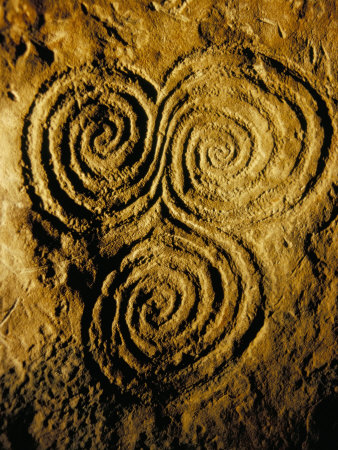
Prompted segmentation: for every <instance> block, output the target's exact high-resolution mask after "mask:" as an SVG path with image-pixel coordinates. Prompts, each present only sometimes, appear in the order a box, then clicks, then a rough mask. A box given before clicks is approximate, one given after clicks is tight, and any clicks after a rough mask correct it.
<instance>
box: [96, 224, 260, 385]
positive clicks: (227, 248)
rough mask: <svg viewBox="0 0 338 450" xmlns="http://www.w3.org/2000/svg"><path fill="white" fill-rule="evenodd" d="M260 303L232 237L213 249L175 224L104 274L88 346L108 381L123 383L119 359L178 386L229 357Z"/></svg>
mask: <svg viewBox="0 0 338 450" xmlns="http://www.w3.org/2000/svg"><path fill="white" fill-rule="evenodd" d="M261 302H262V292H261V280H260V274H259V273H258V272H257V270H256V268H255V267H254V266H253V264H252V263H251V262H250V257H249V254H248V253H247V252H246V251H245V250H244V249H243V248H242V247H241V246H240V245H238V244H237V243H236V242H235V241H233V240H230V239H227V240H225V241H224V242H223V243H222V247H219V246H218V245H217V244H215V243H213V242H211V241H210V240H209V241H208V242H207V243H205V242H204V241H203V240H202V239H201V238H199V237H198V236H196V235H193V234H191V233H186V232H185V231H183V230H180V229H177V228H176V227H175V231H174V232H173V231H172V230H170V231H169V232H165V233H164V232H163V231H161V232H159V233H158V234H157V233H156V234H153V235H152V236H150V237H147V238H145V239H144V240H142V241H140V242H138V243H136V244H135V246H134V247H132V248H131V249H130V251H129V253H128V255H127V256H125V257H123V258H122V260H121V262H120V264H119V267H118V269H117V270H115V271H113V272H112V273H111V274H110V275H109V276H108V277H107V280H106V282H105V283H104V286H103V289H102V294H101V296H100V297H99V299H98V300H97V302H96V303H95V306H94V310H93V321H92V324H91V329H90V342H91V351H92V354H93V355H94V359H95V360H96V361H97V363H98V364H99V366H100V367H101V370H102V372H103V373H104V374H105V375H106V377H107V378H108V379H109V380H110V381H111V382H112V383H115V384H118V385H122V386H123V385H124V383H123V381H122V380H121V379H120V376H121V375H120V371H119V368H120V367H121V364H122V363H121V361H122V362H123V364H126V365H127V366H129V368H130V369H131V370H132V371H134V372H135V374H136V378H137V379H139V380H143V379H157V380H158V381H159V382H160V383H162V384H163V385H167V386H170V387H174V388H175V389H177V390H178V391H180V390H182V389H186V388H187V387H188V386H189V385H194V384H196V383H198V382H199V381H200V380H201V379H202V378H203V377H205V376H206V375H207V374H209V375H210V371H213V370H217V368H218V367H220V366H221V365H226V364H229V363H230V362H231V361H232V360H233V358H235V356H236V351H237V350H238V348H239V347H240V346H241V345H243V343H244V340H243V337H244V336H245V335H246V333H247V331H248V330H249V328H250V326H251V324H252V322H253V321H254V320H255V317H256V316H257V315H258V314H259V313H261ZM249 344H250V342H249V341H245V343H244V345H245V346H246V347H247V346H248V345H249ZM242 350H244V349H242ZM188 374H189V376H188V377H187V375H188Z"/></svg>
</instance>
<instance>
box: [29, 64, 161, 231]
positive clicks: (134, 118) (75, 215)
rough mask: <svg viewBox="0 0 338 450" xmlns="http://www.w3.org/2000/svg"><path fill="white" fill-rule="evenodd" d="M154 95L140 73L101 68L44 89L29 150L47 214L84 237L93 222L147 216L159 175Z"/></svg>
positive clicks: (32, 118) (32, 117)
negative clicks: (84, 230) (147, 208)
mask: <svg viewBox="0 0 338 450" xmlns="http://www.w3.org/2000/svg"><path fill="white" fill-rule="evenodd" d="M153 92H155V88H153V87H152V86H151V85H150V83H149V82H147V81H146V80H144V79H142V78H141V77H139V76H137V75H135V74H134V73H131V72H129V71H127V70H119V69H117V68H115V69H101V68H99V67H82V68H81V69H78V70H70V71H68V72H65V73H63V74H61V75H60V76H55V77H54V78H53V79H52V80H49V81H47V82H46V83H45V84H44V85H43V86H42V87H41V89H40V91H39V93H38V95H37V96H36V98H35V100H34V102H33V104H32V106H31V108H30V111H29V114H28V116H27V117H26V122H25V128H24V133H23V150H24V158H25V160H26V166H27V167H26V176H27V178H28V180H29V183H30V184H31V185H32V186H33V188H34V190H35V194H36V195H37V196H38V197H39V198H40V199H41V200H42V203H43V207H44V209H45V210H46V211H47V212H49V213H50V214H51V215H53V216H56V217H58V218H59V219H60V220H61V221H62V222H63V223H64V224H66V225H67V226H68V227H69V228H71V229H74V228H75V229H77V230H81V229H84V228H85V227H86V226H88V223H91V221H92V220H93V219H94V218H98V217H100V218H101V219H102V218H104V217H109V219H110V220H112V221H113V222H114V223H120V222H125V221H128V220H129V219H130V218H131V217H133V216H135V215H136V214H137V213H138V212H139V211H141V210H143V209H144V208H146V206H147V204H148V200H149V198H150V191H151V186H152V187H153V184H152V183H155V181H154V178H156V176H157V175H158V173H157V172H158V167H157V154H156V151H155V150H154V148H153V140H152V138H153V135H154V102H153V100H154V99H152V98H151V95H152V94H153ZM154 95H155V94H154Z"/></svg>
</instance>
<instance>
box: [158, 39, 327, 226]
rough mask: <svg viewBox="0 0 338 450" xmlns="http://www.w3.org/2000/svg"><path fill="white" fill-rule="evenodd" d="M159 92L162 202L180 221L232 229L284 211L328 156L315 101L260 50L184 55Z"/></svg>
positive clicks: (321, 112) (303, 193)
mask: <svg viewBox="0 0 338 450" xmlns="http://www.w3.org/2000/svg"><path fill="white" fill-rule="evenodd" d="M161 94H162V99H163V100H162V103H161V110H162V121H161V125H160V135H161V136H164V138H163V139H162V148H163V150H162V151H163V152H166V154H167V158H168V159H167V161H168V163H167V170H166V176H165V180H164V186H165V198H166V201H167V203H168V204H169V205H170V208H172V209H175V210H178V211H179V214H180V218H182V220H183V216H185V217H186V219H185V220H190V221H195V222H202V223H204V224H211V223H212V224H213V225H215V226H217V227H220V228H221V229H225V230H227V231H231V230H236V231H237V230H238V229H240V228H241V227H243V226H248V225H250V224H253V223H257V222H260V221H262V220H264V219H267V218H270V217H273V216H275V215H279V214H281V213H285V212H287V211H289V210H291V209H293V208H294V207H295V205H297V204H298V203H300V202H302V201H303V200H304V199H305V198H306V197H307V196H308V195H309V193H310V192H311V189H312V188H313V186H314V185H315V184H316V182H317V181H318V180H319V178H320V175H321V174H322V172H323V170H324V168H325V164H326V162H327V160H328V158H329V156H330V147H331V143H332V133H333V128H332V123H331V118H330V113H329V109H328V106H327V104H326V102H325V99H324V97H322V96H321V95H320V94H319V93H318V92H317V91H316V90H315V89H314V88H312V87H311V85H310V84H309V83H308V82H307V81H306V80H304V79H303V78H302V77H301V76H300V75H299V74H297V73H296V72H293V71H291V70H289V69H287V68H286V67H284V66H283V65H282V64H281V63H278V62H277V61H275V60H272V59H271V58H269V57H266V56H264V55H261V54H257V55H254V54H252V55H251V58H250V59H249V60H248V57H247V55H246V54H241V53H238V52H232V53H231V52H228V53H226V52H224V50H222V49H215V48H212V49H209V50H207V51H205V52H204V53H197V54H194V55H192V56H191V57H188V58H186V59H185V60H183V61H182V62H179V63H178V64H177V66H176V67H175V68H174V69H173V70H172V71H171V72H169V73H168V74H167V78H166V83H165V88H164V90H163V91H162V92H161Z"/></svg>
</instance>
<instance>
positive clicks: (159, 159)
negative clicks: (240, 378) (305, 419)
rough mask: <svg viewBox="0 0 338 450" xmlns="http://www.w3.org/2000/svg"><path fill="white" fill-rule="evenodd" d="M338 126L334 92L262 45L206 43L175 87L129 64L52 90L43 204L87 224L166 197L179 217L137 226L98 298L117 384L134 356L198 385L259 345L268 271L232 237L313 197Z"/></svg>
mask: <svg viewBox="0 0 338 450" xmlns="http://www.w3.org/2000/svg"><path fill="white" fill-rule="evenodd" d="M248 54H249V57H248ZM157 91H159V92H157ZM332 133H333V128H332V124H331V117H330V112H329V107H328V106H327V102H326V99H325V97H324V96H323V95H321V94H320V93H319V92H318V91H316V90H315V89H314V88H313V87H312V85H311V84H310V83H309V82H308V81H307V80H306V79H305V78H304V77H302V76H301V75H300V74H299V73H297V72H295V71H292V70H289V69H288V68H287V67H285V66H283V65H282V64H281V63H279V62H276V61H274V60H272V59H270V58H268V57H266V56H264V55H262V54H258V53H257V54H256V55H254V54H253V53H252V52H251V51H250V52H248V53H247V54H243V53H238V52H233V51H232V52H230V51H227V50H224V49H215V48H211V49H209V50H207V51H205V52H204V53H198V54H193V55H192V56H190V57H188V58H186V59H185V60H184V61H183V62H180V63H178V64H177V65H176V66H175V67H174V68H173V69H172V70H171V71H170V72H169V73H168V74H167V76H166V78H165V80H164V83H163V86H162V87H161V89H160V90H158V89H157V88H156V87H155V86H154V85H153V84H152V83H151V82H150V81H148V80H146V79H145V78H144V77H141V76H140V75H138V74H136V73H135V72H134V71H130V70H129V69H128V70H127V69H120V68H117V67H115V68H111V69H102V68H99V67H85V68H82V69H78V70H70V71H68V72H65V73H63V74H61V75H59V76H55V77H54V78H53V79H51V80H49V81H47V82H46V83H45V84H44V85H43V86H42V87H41V89H40V91H39V92H38V94H37V96H36V98H35V99H34V102H33V104H32V106H31V108H30V110H29V113H28V115H27V116H26V119H25V126H24V130H23V135H22V149H23V159H24V162H25V166H24V176H25V180H26V183H27V184H28V186H29V192H30V194H31V196H32V199H34V200H35V202H36V199H38V200H39V206H38V207H39V208H42V210H43V211H45V212H47V213H48V214H49V215H50V216H53V217H56V218H57V219H58V221H60V222H62V223H63V224H64V225H65V226H66V227H68V228H69V229H70V230H75V231H77V232H81V231H83V230H92V229H93V228H94V225H93V224H94V223H95V227H96V226H97V224H98V223H100V221H105V222H106V223H107V222H108V223H109V222H110V223H111V226H112V227H118V226H119V225H120V224H126V223H132V222H133V221H134V222H135V221H136V220H138V219H137V218H138V217H139V216H140V215H141V214H143V213H145V212H146V211H147V210H148V209H149V207H150V204H151V203H152V202H155V201H161V202H164V203H165V204H166V207H167V208H168V210H169V212H170V215H171V216H172V217H174V218H175V221H174V222H173V223H172V226H171V227H170V229H169V231H168V230H167V231H166V229H164V230H162V232H159V231H158V230H153V232H152V234H151V236H149V235H147V236H144V238H137V239H136V238H135V242H134V244H131V245H130V248H129V254H127V256H123V257H121V258H120V259H119V260H118V261H117V262H115V263H114V267H112V270H111V274H110V275H109V276H108V277H107V279H106V281H105V282H104V284H103V287H102V293H101V296H100V297H99V298H98V299H97V301H96V302H94V307H93V310H92V323H91V326H90V331H89V340H90V348H91V352H92V355H93V357H94V359H95V360H96V362H97V363H98V364H99V367H100V368H101V370H102V372H103V373H104V374H105V376H106V377H107V378H108V379H109V380H110V381H111V382H112V383H115V384H120V385H123V383H124V381H123V376H122V375H121V367H123V365H121V361H122V362H123V364H124V365H127V366H128V367H129V369H130V370H131V371H132V372H133V373H134V374H135V379H138V380H139V381H140V380H143V381H142V382H145V380H147V379H154V377H155V378H156V379H158V380H159V381H160V382H161V383H164V384H168V385H170V386H175V388H176V389H178V390H180V389H185V388H187V381H186V380H188V379H189V380H190V381H189V383H188V384H189V385H194V384H197V383H198V382H199V381H201V380H203V379H204V378H205V377H208V376H210V374H211V372H213V371H217V370H218V368H221V367H225V366H226V365H227V364H229V363H230V362H231V361H235V360H236V358H237V357H238V356H239V355H240V354H241V352H243V351H244V350H245V348H247V347H248V346H249V345H250V342H251V340H252V339H253V337H254V336H255V333H253V332H251V333H250V327H252V326H253V324H254V323H256V322H257V318H258V316H259V315H260V314H262V310H263V304H262V300H263V296H264V294H263V288H262V285H263V280H262V275H261V273H260V271H259V267H258V266H257V263H255V262H254V260H253V258H252V257H251V254H250V252H249V251H248V250H246V249H244V247H243V246H242V245H240V244H239V241H238V240H236V239H235V238H234V237H233V238H230V237H229V235H231V234H234V233H236V234H237V235H238V234H239V233H240V230H241V229H242V227H248V226H251V225H253V224H255V223H258V222H260V221H262V220H266V219H268V218H271V217H273V216H275V215H276V214H282V213H285V212H287V211H289V210H291V209H293V208H295V206H296V205H298V204H301V203H302V202H303V201H304V200H305V199H306V198H307V197H309V196H310V194H311V191H312V190H313V188H314V187H315V186H316V184H317V183H318V182H319V180H320V177H321V175H322V173H323V171H324V170H325V166H326V165H327V164H329V163H332V156H331V144H332ZM169 221H170V220H169ZM178 222H181V223H182V224H185V225H184V226H183V225H182V227H181V228H179V227H178V225H177V223H178ZM174 223H175V225H174ZM196 225H198V227H197V228H196ZM187 226H191V233H188V232H187V231H184V230H185V229H186V227H187ZM193 230H195V231H193ZM196 230H198V234H195V233H197V231H196ZM212 230H215V232H216V234H217V236H222V237H221V238H220V239H218V238H217V239H214V240H212V239H210V236H211V235H212V234H211V233H212ZM203 235H204V236H205V238H203ZM260 317H261V316H260ZM187 374H189V376H188V375H187Z"/></svg>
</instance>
